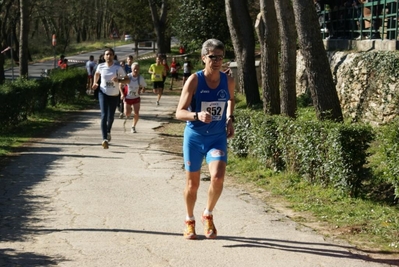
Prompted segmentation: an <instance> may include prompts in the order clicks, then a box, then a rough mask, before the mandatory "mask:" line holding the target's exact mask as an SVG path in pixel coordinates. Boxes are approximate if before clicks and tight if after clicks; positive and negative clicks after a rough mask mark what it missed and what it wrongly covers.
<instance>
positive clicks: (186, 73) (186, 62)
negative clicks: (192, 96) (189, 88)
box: [183, 57, 193, 86]
mask: <svg viewBox="0 0 399 267" xmlns="http://www.w3.org/2000/svg"><path fill="white" fill-rule="evenodd" d="M192 69H193V66H192V65H191V62H190V60H188V57H184V63H183V86H184V84H185V83H186V81H187V79H188V77H190V75H191V71H192Z"/></svg>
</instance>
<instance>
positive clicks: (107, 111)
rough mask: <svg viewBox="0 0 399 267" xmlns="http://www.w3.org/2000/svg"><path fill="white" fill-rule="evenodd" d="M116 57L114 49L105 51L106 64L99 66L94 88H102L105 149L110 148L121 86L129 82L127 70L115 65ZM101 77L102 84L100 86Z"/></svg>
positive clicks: (102, 126) (100, 97) (103, 143)
mask: <svg viewBox="0 0 399 267" xmlns="http://www.w3.org/2000/svg"><path fill="white" fill-rule="evenodd" d="M114 55H115V52H114V50H113V49H112V48H108V49H106V50H105V52H104V59H105V62H104V63H101V64H99V65H98V66H97V69H96V73H95V75H94V84H93V87H92V88H93V90H97V88H100V89H99V92H98V101H99V103H100V108H101V132H102V137H103V142H102V147H103V148H104V149H107V148H108V144H109V142H110V141H111V129H112V124H113V122H114V116H115V110H116V106H117V104H118V101H119V84H120V83H123V84H127V83H128V82H129V78H128V77H127V76H126V73H125V70H124V69H123V68H122V67H121V66H119V65H115V64H114ZM100 77H101V84H98V80H99V79H100Z"/></svg>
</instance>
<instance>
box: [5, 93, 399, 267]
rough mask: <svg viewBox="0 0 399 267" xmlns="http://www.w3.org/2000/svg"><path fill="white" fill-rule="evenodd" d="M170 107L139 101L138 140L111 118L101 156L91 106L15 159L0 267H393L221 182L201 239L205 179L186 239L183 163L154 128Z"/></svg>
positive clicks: (149, 97)
mask: <svg viewBox="0 0 399 267" xmlns="http://www.w3.org/2000/svg"><path fill="white" fill-rule="evenodd" d="M177 101H178V96H164V97H163V98H162V99H161V104H160V106H156V105H155V95H153V94H152V93H146V94H144V95H143V99H142V107H141V120H140V121H139V123H138V125H137V131H138V133H137V134H132V133H130V131H129V127H127V131H126V132H124V130H123V127H122V125H123V124H122V122H123V121H122V120H120V119H115V122H114V128H113V132H112V141H111V142H110V148H109V149H108V150H104V149H103V148H102V147H101V134H100V119H99V117H100V114H99V110H97V109H93V110H86V111H83V112H79V113H77V114H76V115H75V116H73V117H71V118H70V119H69V121H68V122H67V123H66V124H65V125H64V126H62V127H60V128H58V129H57V130H55V131H54V132H53V133H52V134H50V135H49V136H48V137H47V138H44V139H39V140H34V141H32V144H31V145H30V146H29V147H26V149H25V150H24V152H22V153H21V154H20V155H19V156H15V157H14V158H13V159H12V161H11V162H10V164H9V165H7V166H5V167H4V168H3V169H2V170H1V172H0V241H1V242H0V266H53V265H60V266H271V267H273V266H290V267H293V266H298V267H299V266H300V267H306V266H309V267H310V266H311V267H314V266H351V267H357V266H358V267H374V266H395V263H397V261H394V260H389V261H387V260H382V259H372V258H370V257H369V256H368V251H361V250H357V249H356V248H354V247H352V246H350V245H348V244H346V243H344V242H338V241H336V240H335V241H334V240H328V239H326V238H325V237H323V236H321V235H318V234H317V233H315V232H314V231H312V230H311V229H309V228H306V227H303V226H301V225H300V224H297V223H295V222H293V221H291V220H290V219H289V218H288V217H286V216H285V215H283V214H281V213H278V212H276V211H275V210H273V209H272V208H271V207H269V206H268V205H266V204H265V203H263V202H262V201H260V200H259V199H257V198H256V197H254V196H253V195H251V194H250V193H248V192H246V191H245V190H243V189H242V188H239V187H233V186H229V185H227V186H226V187H225V190H224V192H223V194H222V196H221V199H220V200H219V203H218V205H217V207H216V209H215V211H214V216H215V224H216V227H217V229H218V233H219V236H218V238H217V239H215V240H207V239H205V238H204V236H203V234H202V225H201V223H200V220H199V218H200V214H201V212H202V210H203V208H204V206H205V201H206V191H207V187H208V185H209V181H202V184H201V187H200V191H199V195H198V201H197V206H196V209H195V215H196V217H197V227H196V229H197V234H199V235H200V238H199V240H196V241H188V240H185V239H184V238H183V236H182V230H183V226H184V224H183V221H184V217H185V208H184V203H183V196H182V191H183V187H184V184H185V175H184V171H183V170H182V158H181V155H180V153H171V152H168V151H166V150H164V149H163V147H162V146H161V145H160V144H159V141H160V139H161V138H162V136H160V135H158V134H157V133H156V132H155V131H154V128H156V127H159V126H160V125H161V124H162V123H165V122H167V121H168V120H169V119H170V118H171V117H172V116H173V112H174V110H175V108H176V105H177ZM116 116H118V114H116ZM128 124H129V123H128ZM161 141H162V140H161Z"/></svg>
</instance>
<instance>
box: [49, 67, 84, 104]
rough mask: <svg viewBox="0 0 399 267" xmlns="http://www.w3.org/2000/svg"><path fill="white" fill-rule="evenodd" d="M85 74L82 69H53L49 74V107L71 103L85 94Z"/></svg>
mask: <svg viewBox="0 0 399 267" xmlns="http://www.w3.org/2000/svg"><path fill="white" fill-rule="evenodd" d="M86 79H87V73H86V71H85V70H84V69H82V68H74V67H71V68H68V69H67V70H61V69H55V70H53V71H52V72H51V74H50V85H51V87H50V100H51V105H53V106H54V105H57V104H67V103H73V101H75V99H76V98H78V97H82V96H83V95H85V94H86Z"/></svg>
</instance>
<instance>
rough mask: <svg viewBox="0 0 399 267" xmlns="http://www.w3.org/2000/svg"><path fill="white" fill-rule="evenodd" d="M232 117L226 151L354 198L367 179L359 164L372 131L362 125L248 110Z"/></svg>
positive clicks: (363, 165)
mask: <svg viewBox="0 0 399 267" xmlns="http://www.w3.org/2000/svg"><path fill="white" fill-rule="evenodd" d="M236 118H237V120H236V123H235V130H236V132H235V137H234V139H233V140H232V141H231V142H230V147H231V150H232V152H233V153H234V154H236V155H238V156H241V157H248V156H250V157H252V158H256V159H257V160H258V161H260V162H261V163H262V164H263V165H264V166H265V167H267V168H271V169H273V170H274V171H288V172H291V173H297V174H298V175H300V176H301V177H303V179H305V180H306V181H307V182H309V183H311V184H320V185H323V186H333V187H334V188H336V189H337V191H338V192H341V193H345V194H348V195H351V196H354V197H356V196H358V194H359V192H360V191H361V189H362V186H363V184H364V182H365V181H367V180H369V179H371V174H370V171H369V170H368V169H367V167H366V166H365V164H366V163H367V156H368V152H367V149H368V148H369V145H370V142H371V141H372V140H373V139H374V133H373V130H372V129H371V127H369V126H367V125H360V124H341V123H334V122H329V121H321V122H320V121H302V120H296V121H295V120H292V119H289V118H285V117H282V116H266V115H264V114H263V113H262V112H260V111H249V110H237V111H236Z"/></svg>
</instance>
